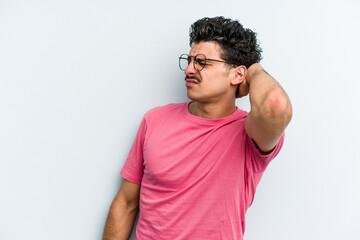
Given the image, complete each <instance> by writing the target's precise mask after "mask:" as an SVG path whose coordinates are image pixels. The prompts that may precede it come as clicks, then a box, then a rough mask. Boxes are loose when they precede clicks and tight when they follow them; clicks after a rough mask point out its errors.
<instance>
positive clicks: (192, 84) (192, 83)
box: [185, 82, 197, 87]
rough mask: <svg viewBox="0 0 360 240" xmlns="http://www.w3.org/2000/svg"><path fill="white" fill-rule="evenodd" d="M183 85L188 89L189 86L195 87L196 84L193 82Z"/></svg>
mask: <svg viewBox="0 0 360 240" xmlns="http://www.w3.org/2000/svg"><path fill="white" fill-rule="evenodd" d="M185 85H186V86H187V87H190V86H194V85H197V83H194V82H186V83H185Z"/></svg>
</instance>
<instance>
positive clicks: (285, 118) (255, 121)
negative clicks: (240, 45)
mask: <svg viewBox="0 0 360 240" xmlns="http://www.w3.org/2000/svg"><path fill="white" fill-rule="evenodd" d="M246 80H247V84H248V86H249V99H250V106H251V110H250V113H249V115H248V117H247V120H246V128H247V132H248V134H249V135H250V136H251V137H252V138H253V139H254V140H255V141H256V143H257V144H258V145H259V146H260V148H261V149H263V150H265V151H270V150H271V149H272V148H273V147H274V146H275V145H276V143H277V141H278V139H279V138H280V136H281V134H282V132H283V131H284V129H285V127H286V126H287V124H288V123H289V121H290V119H291V116H292V107H291V103H290V100H289V97H288V96H287V94H286V92H285V91H284V90H283V88H282V87H281V86H280V84H279V83H278V82H277V81H276V80H275V79H274V78H273V77H271V76H270V75H269V74H268V73H267V72H266V71H265V70H264V69H263V68H262V67H261V65H260V64H255V65H253V66H251V67H250V68H249V69H248V75H247V77H246Z"/></svg>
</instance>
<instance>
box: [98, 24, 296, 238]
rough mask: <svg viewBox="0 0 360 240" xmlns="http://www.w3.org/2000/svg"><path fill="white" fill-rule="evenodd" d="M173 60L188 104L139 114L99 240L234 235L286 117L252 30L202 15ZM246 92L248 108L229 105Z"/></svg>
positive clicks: (285, 101)
mask: <svg viewBox="0 0 360 240" xmlns="http://www.w3.org/2000/svg"><path fill="white" fill-rule="evenodd" d="M190 46H191V50H190V52H189V54H183V55H181V56H180V58H179V64H180V68H181V69H182V70H184V73H185V81H186V83H185V85H186V88H187V96H188V98H189V99H191V100H192V101H191V102H188V103H182V104H169V105H166V106H163V107H157V108H154V109H152V110H150V111H149V112H147V113H146V114H145V116H144V119H143V121H142V123H141V126H140V129H139V132H138V134H137V137H136V139H135V142H134V144H133V146H132V149H131V151H130V153H129V156H128V158H127V160H126V163H125V165H124V167H123V169H122V171H121V175H122V176H123V177H124V181H123V183H122V186H121V188H120V191H119V192H118V194H117V195H116V197H115V199H114V201H113V203H112V205H111V208H110V212H109V216H108V219H107V222H106V226H105V231H104V239H107V240H108V239H128V238H129V236H130V234H131V231H132V228H133V224H134V220H135V217H136V214H137V211H138V208H140V213H139V220H138V224H137V228H136V238H135V239H141V240H145V239H157V240H159V239H166V240H168V239H172V240H174V239H206V240H209V239H217V240H218V239H243V235H244V230H245V213H246V210H247V208H248V207H249V206H250V205H251V203H252V201H253V198H254V194H255V189H256V186H257V185H258V183H259V181H260V178H261V176H262V174H263V172H264V171H265V168H266V167H267V165H268V164H269V162H270V161H271V160H272V159H273V158H274V157H275V156H276V155H277V154H278V152H279V151H280V149H281V146H282V144H283V140H284V134H283V132H284V130H285V127H286V126H287V124H288V123H289V121H290V119H291V116H292V109H291V104H290V100H289V98H288V96H287V94H286V93H285V92H284V90H283V89H282V88H281V86H280V85H279V83H278V82H277V81H276V80H275V79H273V78H272V77H271V76H270V75H269V74H267V73H266V72H265V71H264V70H263V68H262V66H261V65H260V64H259V63H258V62H259V61H260V59H261V49H260V47H259V46H258V44H257V40H256V35H255V33H254V32H252V31H251V30H250V29H244V28H243V27H242V25H241V24H240V23H239V22H238V21H233V20H231V19H225V18H223V17H216V18H203V19H201V20H198V21H197V22H195V23H194V24H193V25H192V26H191V31H190ZM247 94H249V98H250V104H251V111H250V112H249V113H246V112H245V111H242V110H240V109H239V108H237V107H236V105H235V99H236V97H243V96H246V95H247Z"/></svg>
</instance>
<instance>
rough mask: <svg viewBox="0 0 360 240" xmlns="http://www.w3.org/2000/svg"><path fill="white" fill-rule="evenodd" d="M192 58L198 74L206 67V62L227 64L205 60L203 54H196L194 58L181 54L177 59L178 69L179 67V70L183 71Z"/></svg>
mask: <svg viewBox="0 0 360 240" xmlns="http://www.w3.org/2000/svg"><path fill="white" fill-rule="evenodd" d="M192 58H193V59H194V61H193V64H194V68H195V70H196V71H198V72H200V71H201V70H203V69H204V67H205V66H206V65H208V64H207V62H208V61H214V62H223V63H228V62H226V61H222V60H216V59H210V58H206V57H205V55H204V54H197V55H196V56H189V55H187V54H185V53H184V54H181V56H180V57H179V67H180V69H181V70H183V71H185V69H186V68H187V67H188V66H189V64H190V63H191V59H192Z"/></svg>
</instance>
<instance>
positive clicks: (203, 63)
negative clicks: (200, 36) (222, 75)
mask: <svg viewBox="0 0 360 240" xmlns="http://www.w3.org/2000/svg"><path fill="white" fill-rule="evenodd" d="M196 62H197V63H198V64H199V65H200V66H205V65H206V61H205V59H196Z"/></svg>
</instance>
